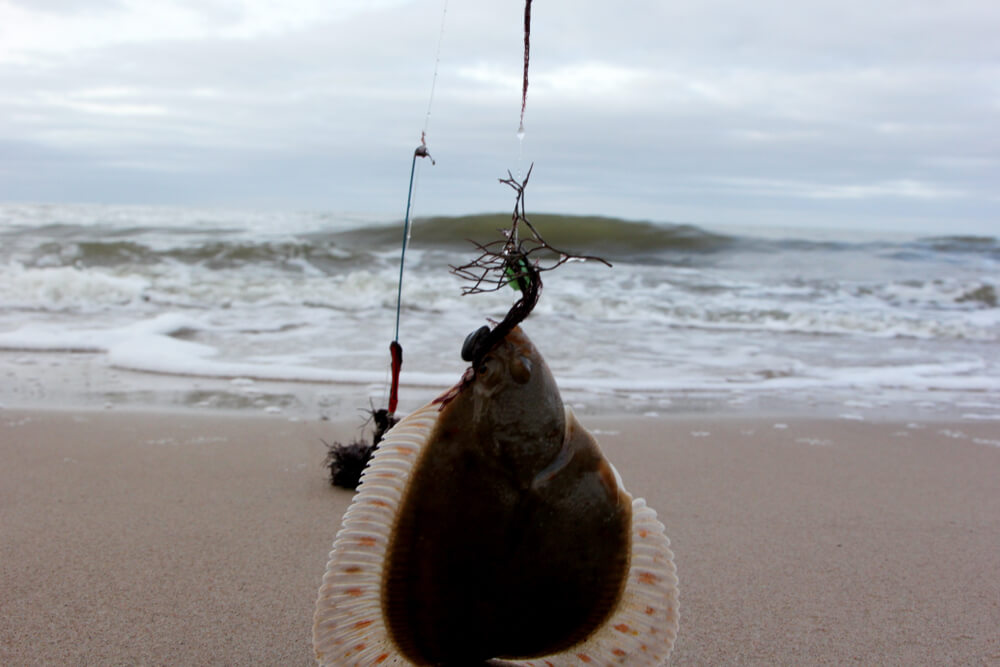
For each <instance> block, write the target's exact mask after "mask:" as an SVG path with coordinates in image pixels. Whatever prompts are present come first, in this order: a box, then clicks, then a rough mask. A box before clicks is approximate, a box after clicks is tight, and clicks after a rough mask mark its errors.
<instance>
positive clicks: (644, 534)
mask: <svg viewBox="0 0 1000 667" xmlns="http://www.w3.org/2000/svg"><path fill="white" fill-rule="evenodd" d="M639 537H649V531H648V530H646V529H645V528H643V529H642V530H640V531H639Z"/></svg>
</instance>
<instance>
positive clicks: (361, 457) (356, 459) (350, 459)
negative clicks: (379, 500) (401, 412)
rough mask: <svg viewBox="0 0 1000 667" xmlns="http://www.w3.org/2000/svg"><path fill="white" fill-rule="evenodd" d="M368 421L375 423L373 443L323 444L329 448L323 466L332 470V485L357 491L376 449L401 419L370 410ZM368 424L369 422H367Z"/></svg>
mask: <svg viewBox="0 0 1000 667" xmlns="http://www.w3.org/2000/svg"><path fill="white" fill-rule="evenodd" d="M369 415H370V416H369V419H368V421H372V422H374V423H375V431H374V433H373V434H372V442H371V444H368V443H366V442H364V441H362V440H355V441H353V442H349V443H347V444H341V443H339V442H334V443H333V444H332V445H331V444H329V443H327V442H326V441H324V442H323V444H324V445H326V447H327V452H326V460H325V461H324V462H323V466H324V467H325V468H328V469H329V470H330V484H331V485H332V486H339V487H342V488H345V489H356V488H358V484H360V483H361V473H362V472H364V469H365V468H366V467H367V466H368V462H369V461H371V458H372V456H373V455H374V454H375V448H376V447H378V444H379V443H380V442H382V438H384V437H385V434H386V431H388V430H389V429H390V428H392V427H393V426H395V425H396V423H397V422H398V421H399V418H398V417H396V416H394V415H390V414H389V411H388V410H386V409H384V408H383V409H381V410H370V411H369ZM365 423H366V424H367V423H368V422H367V421H366V422H365Z"/></svg>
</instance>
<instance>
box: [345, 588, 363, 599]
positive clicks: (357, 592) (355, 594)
mask: <svg viewBox="0 0 1000 667" xmlns="http://www.w3.org/2000/svg"><path fill="white" fill-rule="evenodd" d="M344 592H345V593H347V594H348V595H350V596H351V597H352V598H356V597H360V596H361V589H360V588H348V589H347V590H346V591H344Z"/></svg>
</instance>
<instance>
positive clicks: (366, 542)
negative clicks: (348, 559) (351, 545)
mask: <svg viewBox="0 0 1000 667" xmlns="http://www.w3.org/2000/svg"><path fill="white" fill-rule="evenodd" d="M358 544H360V545H361V546H363V547H373V546H375V538H374V537H368V536H365V537H359V538H358Z"/></svg>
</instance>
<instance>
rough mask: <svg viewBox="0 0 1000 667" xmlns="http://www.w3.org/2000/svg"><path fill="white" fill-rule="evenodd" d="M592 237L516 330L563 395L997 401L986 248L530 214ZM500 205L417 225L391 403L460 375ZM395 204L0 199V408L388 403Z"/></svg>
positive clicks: (769, 408) (776, 406)
mask: <svg viewBox="0 0 1000 667" xmlns="http://www.w3.org/2000/svg"><path fill="white" fill-rule="evenodd" d="M529 216H530V217H531V219H532V221H533V222H534V223H535V225H536V226H537V227H538V228H539V231H540V232H541V233H542V234H543V235H544V236H546V238H547V240H548V241H549V242H550V243H552V244H553V245H555V246H557V247H560V248H562V249H564V250H567V251H570V252H573V253H577V254H593V255H600V256H602V257H604V258H605V259H607V260H609V261H610V262H612V263H613V265H614V266H613V267H612V268H608V267H605V266H603V265H600V264H595V263H571V264H567V265H565V266H564V267H562V268H560V269H559V270H557V271H553V272H550V273H546V274H543V279H544V289H543V292H542V296H541V300H540V302H539V305H538V307H537V308H536V309H535V311H534V313H533V314H532V315H531V317H530V318H529V319H528V320H527V321H526V322H525V323H524V328H525V330H526V331H527V332H528V334H529V335H530V336H531V337H532V339H533V340H534V341H535V343H536V345H537V346H538V347H539V349H540V350H541V352H542V354H543V355H544V356H545V357H546V359H547V361H548V363H549V365H550V366H551V368H552V370H553V372H554V374H555V376H556V379H557V381H558V382H559V384H560V387H561V388H562V390H563V393H564V397H565V398H566V400H567V402H568V403H570V404H571V405H573V406H574V407H575V408H576V409H577V411H579V412H583V413H588V412H604V413H607V412H624V413H631V414H636V415H646V414H648V415H653V414H669V413H680V412H710V413H712V412H715V413H719V414H728V413H734V412H736V413H744V412H748V411H754V412H759V413H768V412H775V413H776V412H781V411H787V410H789V409H791V410H801V411H806V412H815V413H821V414H828V415H836V416H840V417H843V418H845V419H871V418H878V417H879V416H881V415H889V414H891V415H893V416H898V417H912V418H913V419H920V418H927V417H934V416H942V417H948V418H953V417H960V418H965V419H986V418H998V417H1000V305H998V296H1000V295H998V292H1000V241H998V239H997V238H993V237H968V236H950V235H947V234H942V235H940V236H934V237H927V236H917V235H899V234H896V235H892V234H879V233H874V232H869V233H866V234H859V233H857V232H841V233H838V232H836V231H824V232H822V233H820V232H816V231H806V230H770V229H767V230H766V229H752V228H747V229H735V228H733V229H725V230H723V229H706V228H699V227H694V226H685V225H670V224H650V223H642V222H633V221H625V220H619V219H612V218H584V217H558V216H545V215H533V216H532V215H530V212H529ZM508 222H509V216H508V215H494V216H471V217H466V218H434V219H424V220H417V221H416V222H415V224H414V227H413V231H412V236H411V239H410V245H409V249H408V251H407V257H406V266H405V272H404V280H403V292H402V302H401V322H400V342H401V344H402V345H403V348H404V365H403V371H402V376H401V382H402V385H401V392H400V399H401V402H400V407H401V410H410V409H413V408H415V407H418V406H419V405H420V404H422V403H423V402H425V401H426V400H428V399H429V398H432V397H433V396H434V395H435V394H436V393H437V392H439V391H441V390H442V389H444V388H446V387H448V386H450V385H452V384H453V383H454V382H456V381H457V380H458V378H459V377H460V375H461V374H462V372H463V370H464V368H465V364H464V362H462V360H461V358H460V350H461V346H462V342H463V341H464V339H465V336H466V335H467V334H468V333H469V332H470V331H472V330H474V329H476V328H478V327H479V326H481V325H483V324H484V323H486V321H487V319H488V318H493V319H500V318H502V317H503V314H504V313H505V312H506V310H507V308H508V307H509V306H510V305H511V304H512V303H513V301H514V300H515V299H516V297H517V295H516V294H515V293H514V292H513V291H512V290H503V291H500V292H496V293H492V294H484V295H476V296H462V294H461V291H462V286H463V284H464V283H463V282H462V281H461V280H459V279H458V278H457V277H456V276H454V275H452V274H451V273H450V270H449V267H450V266H452V265H457V264H461V263H464V262H466V261H468V260H470V259H472V257H473V256H474V255H475V251H474V249H473V246H472V245H471V243H470V240H474V241H479V242H485V241H491V240H494V239H497V238H499V233H498V229H499V228H500V227H503V226H505V225H506V224H507V223H508ZM401 241H402V223H401V221H399V220H378V219H365V218H360V217H357V216H354V217H351V216H344V215H337V214H333V213H314V212H295V211H285V212H273V211H272V212H252V211H227V210H217V209H196V208H144V207H124V206H98V205H88V206H83V205H81V206H62V205H59V206H56V205H0V378H2V381H0V404H2V405H4V406H11V407H13V406H106V407H111V408H115V407H157V406H161V407H196V408H199V409H219V410H253V411H258V410H264V411H269V412H275V413H281V414H287V415H289V416H291V417H304V418H309V417H316V416H331V417H341V416H350V415H353V414H360V411H361V410H363V409H366V408H368V407H370V406H375V407H380V406H381V405H384V403H385V397H386V393H387V384H388V367H389V352H388V345H389V342H390V340H392V337H393V331H394V326H395V308H396V287H397V279H398V276H399V251H400V244H401Z"/></svg>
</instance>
